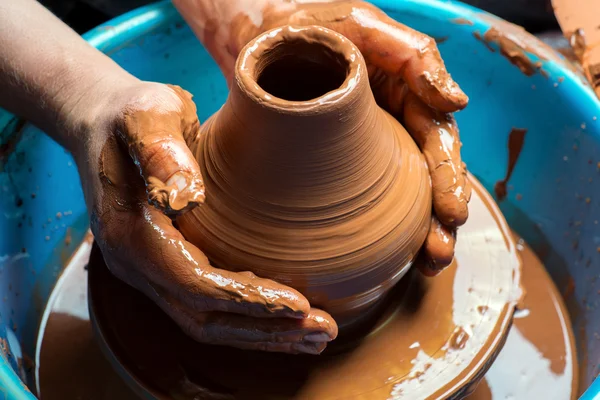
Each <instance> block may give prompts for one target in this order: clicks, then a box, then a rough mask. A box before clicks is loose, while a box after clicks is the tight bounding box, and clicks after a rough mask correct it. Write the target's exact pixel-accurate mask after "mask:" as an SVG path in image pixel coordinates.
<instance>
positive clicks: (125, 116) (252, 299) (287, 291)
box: [68, 78, 337, 354]
mask: <svg viewBox="0 0 600 400" xmlns="http://www.w3.org/2000/svg"><path fill="white" fill-rule="evenodd" d="M102 82H104V81H100V82H99V84H98V85H104V87H95V88H94V89H93V91H92V93H90V94H89V95H88V96H86V99H87V103H86V104H84V103H82V102H81V101H80V102H78V103H77V104H76V105H75V106H74V107H73V109H72V112H71V113H70V114H71V115H74V116H76V118H78V121H77V122H74V123H71V124H68V125H69V126H76V127H79V128H78V129H77V130H76V132H71V135H72V136H79V137H82V138H84V139H83V140H81V141H80V142H81V145H79V147H78V148H77V149H76V150H75V151H74V155H75V158H76V160H77V164H78V167H79V171H80V175H81V177H82V182H83V185H84V192H85V196H86V201H87V203H88V209H89V210H90V212H91V227H92V232H93V233H94V236H95V239H96V241H97V243H98V244H99V246H100V249H101V250H102V254H103V256H104V260H105V262H106V264H107V266H108V268H109V269H110V271H111V272H112V273H113V274H114V275H116V276H117V277H118V278H120V279H121V280H123V281H125V282H126V283H128V284H129V285H131V286H133V287H134V288H136V289H138V290H140V291H141V292H143V293H144V294H146V295H147V296H148V297H149V298H150V299H152V300H153V301H154V302H155V303H156V304H157V305H158V306H159V307H160V308H161V309H162V310H163V311H164V312H165V313H167V314H168V315H169V316H170V317H171V318H172V319H173V320H174V321H175V322H176V323H177V324H178V325H179V326H180V327H181V329H183V331H184V332H186V333H187V334H188V335H190V336H191V337H192V338H194V339H195V340H197V341H199V342H204V343H210V344H218V345H228V346H234V347H238V348H242V349H255V350H264V351H275V352H285V353H308V354H319V353H321V352H322V351H323V350H324V349H325V347H326V345H327V343H328V342H329V341H331V340H333V339H334V338H335V337H336V336H337V325H336V323H335V321H334V320H333V318H332V317H331V316H330V315H329V314H327V313H325V312H324V311H321V310H317V309H311V308H310V305H309V302H308V300H307V299H306V298H305V297H304V296H302V295H301V294H300V293H299V292H298V291H296V290H294V289H292V288H289V287H286V286H284V285H281V284H279V283H277V282H274V281H272V280H267V279H261V278H259V277H257V276H255V275H254V274H252V273H251V272H241V273H234V272H229V271H226V270H221V269H217V268H214V267H212V266H211V265H210V263H209V260H208V259H207V257H206V256H205V255H204V254H203V253H202V251H201V250H199V249H198V248H196V247H195V246H193V245H192V244H191V243H189V242H188V241H186V240H185V239H184V237H183V236H182V235H181V233H180V232H179V231H178V230H177V229H176V228H175V227H174V226H173V223H172V220H171V218H170V217H169V216H167V215H166V213H169V214H176V213H178V212H182V211H185V210H187V209H189V208H191V207H193V206H195V205H198V204H201V203H202V202H203V201H204V185H203V182H202V177H201V175H200V170H199V167H198V164H197V163H196V160H195V159H194V157H193V155H192V153H191V152H190V150H189V149H188V147H187V145H186V143H185V141H184V136H186V135H188V134H190V133H191V132H193V131H194V130H197V129H198V128H199V122H198V118H197V116H196V107H195V105H194V103H193V101H192V96H191V95H190V94H189V93H188V92H186V91H185V90H183V89H181V88H179V87H175V86H168V85H163V84H159V83H150V82H141V81H138V80H137V79H134V78H132V82H130V83H129V84H127V85H120V86H118V88H116V89H115V88H114V87H112V86H108V85H107V84H102ZM94 92H95V93H97V94H96V95H94ZM90 99H93V100H90ZM94 100H97V101H94ZM149 200H150V201H149ZM150 203H152V204H150Z"/></svg>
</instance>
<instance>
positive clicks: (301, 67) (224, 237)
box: [177, 26, 466, 328]
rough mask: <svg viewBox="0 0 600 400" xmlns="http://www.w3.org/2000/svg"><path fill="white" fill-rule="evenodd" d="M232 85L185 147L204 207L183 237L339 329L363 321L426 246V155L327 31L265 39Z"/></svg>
mask: <svg viewBox="0 0 600 400" xmlns="http://www.w3.org/2000/svg"><path fill="white" fill-rule="evenodd" d="M235 72H236V74H235V82H234V84H233V86H232V88H231V93H230V95H229V97H228V100H227V102H226V103H225V105H224V106H223V108H222V109H221V110H220V111H219V112H218V113H217V114H215V115H214V116H213V117H211V118H210V119H208V120H207V121H206V122H205V123H204V124H203V126H202V127H201V129H200V131H199V133H198V135H197V136H196V137H194V138H189V139H188V140H187V141H188V144H189V145H190V148H191V149H192V151H193V153H194V155H195V156H196V158H197V160H198V162H199V165H200V169H201V172H202V176H203V177H204V184H205V186H206V201H205V203H204V204H203V205H202V206H201V207H198V208H196V209H194V210H192V211H190V212H188V213H186V214H184V215H182V216H180V217H179V218H178V219H177V223H178V227H179V229H180V231H181V232H182V234H183V235H184V237H185V238H186V239H187V240H188V241H189V242H191V243H192V244H194V245H195V246H196V247H198V248H199V249H202V251H203V252H204V253H205V254H206V256H207V257H208V259H209V260H210V262H211V264H212V265H213V266H215V267H217V268H223V269H227V270H231V271H237V272H241V271H248V270H249V271H251V272H253V273H255V274H256V275H257V276H259V277H262V278H268V279H273V280H275V281H277V282H279V283H282V284H285V285H288V286H291V287H293V288H295V289H297V290H298V291H299V292H300V293H302V294H303V295H304V296H306V298H307V299H308V300H309V302H310V304H311V306H313V307H316V308H320V309H323V310H325V311H327V312H328V313H330V314H331V315H332V316H333V317H334V319H335V320H336V322H337V323H338V325H339V326H340V327H341V328H342V327H344V326H346V325H349V324H351V323H353V322H357V321H358V320H362V319H364V318H366V317H367V316H368V313H367V311H368V310H373V309H374V307H375V306H376V305H377V303H378V302H379V300H381V299H382V296H383V295H384V294H385V293H387V292H388V291H389V290H390V289H391V288H392V287H393V286H394V285H395V284H396V283H397V282H398V281H399V280H400V278H402V276H403V275H404V274H405V273H406V272H407V271H408V269H409V267H410V266H411V264H412V263H413V261H414V259H415V258H416V256H417V254H418V253H419V250H420V248H421V246H422V244H423V242H424V241H425V237H426V235H427V233H428V230H429V224H430V220H431V209H432V207H431V204H432V197H431V196H432V195H431V180H430V177H429V170H428V168H427V164H426V161H425V159H424V157H423V154H422V153H421V151H420V150H419V148H418V147H417V145H416V144H415V142H414V141H413V139H412V138H411V136H410V135H409V134H408V133H407V132H406V130H405V129H404V128H403V127H402V125H400V124H399V123H398V122H397V120H396V119H395V118H393V117H392V116H391V115H389V114H388V113H386V112H385V111H383V110H382V109H381V108H379V107H378V106H377V104H376V103H375V99H374V97H373V94H372V92H371V90H370V87H369V79H368V74H367V68H366V65H365V63H364V60H363V58H362V56H361V54H360V52H359V51H358V49H357V48H356V47H355V46H354V45H353V44H352V43H351V42H350V41H349V40H348V39H346V38H344V37H343V36H341V35H339V34H337V33H335V32H333V31H331V30H328V29H325V28H322V27H303V28H298V27H289V26H287V27H283V28H277V29H275V30H273V31H270V32H267V33H265V34H263V35H261V36H259V37H258V38H256V39H255V40H253V41H251V42H250V43H249V44H248V46H247V47H245V48H244V50H242V52H241V54H240V57H239V58H238V61H237V64H236V71H235ZM457 147H458V148H459V146H457ZM445 172H446V173H453V172H454V171H445ZM465 206H466V203H465ZM434 250H435V249H434Z"/></svg>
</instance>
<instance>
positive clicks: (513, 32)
mask: <svg viewBox="0 0 600 400" xmlns="http://www.w3.org/2000/svg"><path fill="white" fill-rule="evenodd" d="M479 17H480V18H481V19H483V20H484V21H487V22H489V23H490V25H491V27H490V28H489V29H488V30H487V31H486V32H485V33H484V34H483V35H482V34H481V33H480V32H478V31H475V32H474V33H473V35H474V36H475V38H476V39H478V40H480V41H481V42H482V43H483V44H485V46H486V47H487V48H488V49H489V50H490V51H492V52H494V51H496V48H497V49H498V50H499V51H500V54H502V56H504V57H505V58H506V59H507V60H508V61H510V62H511V63H512V64H513V65H515V66H516V67H517V68H519V70H521V72H523V73H524V74H525V75H527V76H532V75H534V74H536V73H538V72H539V73H540V74H542V75H543V76H548V73H547V72H546V70H544V69H543V62H544V61H549V60H551V61H554V62H557V63H560V64H562V65H565V66H566V67H568V68H569V69H573V67H572V66H571V65H569V63H568V62H566V61H565V60H564V59H562V58H561V57H560V56H559V55H558V54H557V53H556V52H555V51H554V50H553V49H552V48H551V47H550V46H548V45H547V44H545V43H544V42H542V41H541V40H539V39H537V38H536V37H535V36H533V35H531V34H530V33H528V32H527V31H526V30H525V29H524V28H523V27H521V26H518V25H514V24H511V23H509V22H506V21H504V20H501V19H499V18H497V17H494V16H490V15H486V14H485V13H482V14H479ZM492 44H493V45H494V46H496V47H494V46H492Z"/></svg>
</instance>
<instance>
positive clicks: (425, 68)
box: [329, 5, 468, 112]
mask: <svg viewBox="0 0 600 400" xmlns="http://www.w3.org/2000/svg"><path fill="white" fill-rule="evenodd" d="M339 7H341V6H339ZM349 21H352V22H354V24H349V23H348V22H349ZM329 25H331V28H333V29H334V30H337V31H339V32H340V33H342V34H344V35H346V37H348V38H349V39H350V40H351V41H352V42H354V43H355V44H356V45H357V47H358V48H359V50H360V51H361V52H362V54H363V55H364V57H365V59H366V61H367V63H368V64H373V65H375V66H377V67H379V68H381V69H382V70H383V71H384V72H385V73H386V74H388V75H390V76H397V77H399V78H402V80H404V81H405V82H406V83H407V84H408V86H409V87H410V89H411V91H412V92H413V93H415V94H416V95H417V96H419V98H420V99H421V100H422V101H424V102H425V104H428V105H429V106H431V107H433V108H435V109H437V110H439V111H442V112H454V111H458V110H461V109H463V108H465V107H466V106H467V103H468V97H467V96H466V95H465V93H464V92H463V91H462V90H461V89H460V87H459V86H458V85H457V84H456V82H454V80H453V79H452V77H451V76H450V74H449V73H448V71H447V70H446V67H445V65H444V61H443V60H442V57H441V55H440V52H439V50H438V48H437V46H436V43H435V40H434V39H433V38H431V37H429V36H427V35H424V34H422V33H420V32H417V31H415V30H413V29H411V28H409V27H407V26H404V25H402V24H400V23H398V22H396V21H395V20H393V19H392V18H390V17H388V16H387V15H386V14H385V13H384V12H382V11H381V10H379V9H378V8H376V7H374V6H369V5H366V6H364V7H362V8H353V9H352V12H351V14H350V18H349V19H342V20H338V21H332V22H330V23H329Z"/></svg>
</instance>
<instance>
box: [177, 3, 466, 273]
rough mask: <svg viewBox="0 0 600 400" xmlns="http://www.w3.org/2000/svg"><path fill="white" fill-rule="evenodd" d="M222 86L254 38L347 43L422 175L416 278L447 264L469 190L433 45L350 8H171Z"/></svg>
mask: <svg viewBox="0 0 600 400" xmlns="http://www.w3.org/2000/svg"><path fill="white" fill-rule="evenodd" d="M174 3H175V5H176V6H177V8H178V9H179V11H180V12H181V13H182V15H183V16H184V18H185V19H186V21H187V22H188V23H189V24H190V25H191V27H192V28H193V29H194V31H195V33H196V35H197V36H198V37H199V38H200V40H201V41H202V42H203V43H204V45H205V46H206V48H207V49H208V51H209V52H210V53H211V54H212V56H213V57H214V58H215V60H216V61H217V62H218V63H219V66H220V67H221V69H222V70H223V72H224V74H225V76H226V78H228V79H231V78H232V74H233V68H234V64H235V60H236V57H237V55H238V53H239V52H240V51H241V49H242V48H243V46H244V45H245V44H246V43H248V41H250V40H251V39H252V38H254V37H255V36H257V35H258V34H259V33H262V32H264V31H267V30H269V29H272V28H276V27H279V26H283V25H288V24H289V25H300V26H307V25H319V26H324V27H326V28H329V29H332V30H335V31H337V32H339V33H341V34H342V35H344V36H346V37H347V38H348V39H350V40H351V41H352V42H353V43H354V44H355V45H356V46H357V47H358V48H359V50H360V51H361V53H362V54H363V56H364V57H365V60H366V62H367V66H368V69H369V77H370V80H371V87H372V88H373V92H374V94H375V97H376V99H377V101H378V103H379V104H380V106H382V107H383V108H384V109H386V110H388V111H389V112H390V113H391V114H393V115H394V116H396V117H397V118H398V119H399V120H400V121H401V122H402V123H403V124H404V126H405V127H406V129H407V130H408V131H409V132H410V133H411V135H412V136H413V138H414V139H415V141H416V142H417V144H418V145H419V147H420V148H421V150H422V152H423V154H424V155H425V158H426V160H427V164H428V166H429V169H430V173H431V179H432V186H433V209H434V217H433V220H432V224H431V230H430V234H429V236H428V238H427V240H426V242H425V246H424V252H423V254H424V255H425V257H424V258H425V260H426V262H425V263H423V264H422V265H423V267H424V268H422V271H423V272H424V273H425V274H427V275H435V274H437V273H438V272H439V271H441V270H442V269H443V268H444V267H446V266H447V265H449V264H450V262H451V261H452V259H453V256H454V243H455V232H456V228H457V227H459V226H460V225H462V224H464V223H465V221H466V219H467V216H468V201H469V198H470V188H469V184H468V180H467V173H466V167H465V164H464V163H463V162H462V160H461V156H460V148H461V142H460V138H459V134H458V128H457V126H456V122H455V120H454V118H453V116H452V114H450V113H452V112H454V111H458V110H461V109H463V108H464V107H466V105H467V102H468V98H467V96H466V95H465V94H464V93H463V92H462V90H461V89H460V88H459V87H458V85H457V84H456V83H455V82H454V81H453V80H452V78H451V77H450V75H449V74H448V72H447V71H446V68H445V66H444V62H443V60H442V58H441V56H440V53H439V51H438V49H437V46H436V43H435V40H434V39H432V38H431V37H429V36H427V35H424V34H422V33H419V32H417V31H415V30H413V29H411V28H408V27H407V26H404V25H402V24H400V23H398V22H396V21H395V20H393V19H392V18H390V17H388V16H387V15H386V14H385V13H384V12H383V11H381V10H380V9H378V8H377V7H375V6H373V5H371V4H369V3H367V2H364V1H354V0H341V1H340V0H318V1H316V0H312V1H311V0H260V1H253V2H248V1H243V0H232V1H229V2H215V1H213V0H194V1H192V0H174Z"/></svg>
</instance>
